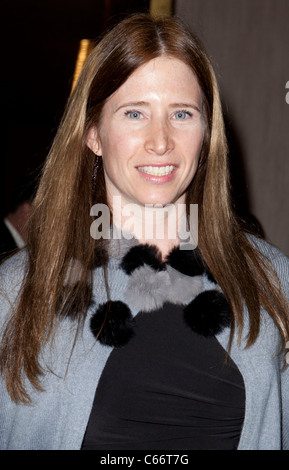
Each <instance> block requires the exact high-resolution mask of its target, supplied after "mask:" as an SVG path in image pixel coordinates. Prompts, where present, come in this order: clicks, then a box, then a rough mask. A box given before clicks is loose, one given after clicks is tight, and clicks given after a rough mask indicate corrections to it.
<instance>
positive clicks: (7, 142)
mask: <svg viewBox="0 0 289 470" xmlns="http://www.w3.org/2000/svg"><path fill="white" fill-rule="evenodd" d="M148 10H149V0H1V25H2V26H1V31H2V33H1V36H2V37H1V45H2V48H1V56H2V74H1V111H2V112H1V115H2V125H1V133H2V139H1V143H2V145H1V203H0V211H1V215H3V214H4V213H5V212H6V211H7V210H8V203H9V200H10V198H11V194H12V192H13V190H14V187H15V185H16V184H17V182H18V181H19V179H20V178H21V177H22V175H24V174H25V173H30V172H32V173H35V172H36V173H37V170H38V169H40V168H41V165H42V164H43V161H44V159H45V157H46V155H47V153H48V151H49V148H50V145H51V143H52V140H53V137H54V135H55V132H56V129H57V126H58V124H59V121H60V118H61V115H62V112H63V109H64V106H65V102H66V100H67V98H68V96H69V94H70V91H71V85H72V80H73V74H74V68H75V64H76V59H77V53H78V48H79V43H80V40H81V39H97V37H98V36H99V34H100V33H102V32H103V31H104V30H105V29H107V27H109V26H111V25H112V24H113V23H115V22H117V21H118V20H119V19H121V18H122V17H124V16H125V15H126V14H129V13H133V12H135V11H148Z"/></svg>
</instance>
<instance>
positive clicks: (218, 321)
mask: <svg viewBox="0 0 289 470" xmlns="http://www.w3.org/2000/svg"><path fill="white" fill-rule="evenodd" d="M184 319H185V322H186V323H187V324H188V325H189V326H190V327H191V328H192V330H193V331H195V332H196V333H199V334H201V335H203V336H206V337H209V336H215V335H217V334H218V333H221V331H223V329H224V328H226V327H229V326H230V324H231V315H230V307H229V304H228V302H227V300H226V298H225V296H224V294H222V293H221V292H218V291H216V290H208V291H205V292H202V293H201V294H199V295H197V297H195V299H194V300H192V302H190V303H189V304H188V305H187V306H186V307H185V308H184Z"/></svg>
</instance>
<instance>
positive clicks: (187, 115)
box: [175, 111, 192, 120]
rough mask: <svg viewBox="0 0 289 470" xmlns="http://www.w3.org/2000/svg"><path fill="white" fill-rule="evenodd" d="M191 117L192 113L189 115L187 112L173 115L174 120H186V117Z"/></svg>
mask: <svg viewBox="0 0 289 470" xmlns="http://www.w3.org/2000/svg"><path fill="white" fill-rule="evenodd" d="M191 116H192V113H189V111H178V112H177V113H176V114H175V118H176V119H179V120H181V119H186V118H187V117H191Z"/></svg>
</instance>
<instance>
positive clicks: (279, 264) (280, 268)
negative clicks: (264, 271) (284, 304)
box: [248, 235, 289, 298]
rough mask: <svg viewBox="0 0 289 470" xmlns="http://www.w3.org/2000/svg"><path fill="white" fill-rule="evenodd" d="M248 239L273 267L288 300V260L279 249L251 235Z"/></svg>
mask: <svg viewBox="0 0 289 470" xmlns="http://www.w3.org/2000/svg"><path fill="white" fill-rule="evenodd" d="M248 239H249V240H250V242H251V243H252V245H253V246H254V247H255V248H256V250H257V251H258V252H259V253H261V254H262V255H263V256H264V258H265V260H266V261H267V262H269V264H270V265H271V266H272V267H273V269H274V270H275V272H276V274H277V276H278V277H279V279H280V281H281V283H282V285H283V288H284V289H285V292H286V294H287V297H288V298H289V258H288V257H287V256H286V255H285V254H284V253H283V252H282V251H281V250H280V249H279V248H277V247H276V246H274V245H272V244H271V243H269V242H268V241H266V240H264V239H261V238H257V237H255V236H253V235H248Z"/></svg>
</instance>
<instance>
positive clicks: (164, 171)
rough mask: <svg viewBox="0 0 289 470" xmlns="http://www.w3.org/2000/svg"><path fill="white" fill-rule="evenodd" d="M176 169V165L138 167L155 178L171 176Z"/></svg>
mask: <svg viewBox="0 0 289 470" xmlns="http://www.w3.org/2000/svg"><path fill="white" fill-rule="evenodd" d="M175 168H176V167H175V166H174V165H165V166H138V167H137V169H138V170H139V171H142V172H143V173H146V174H147V175H153V176H167V175H169V174H171V173H172V172H173V171H174V169H175Z"/></svg>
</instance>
